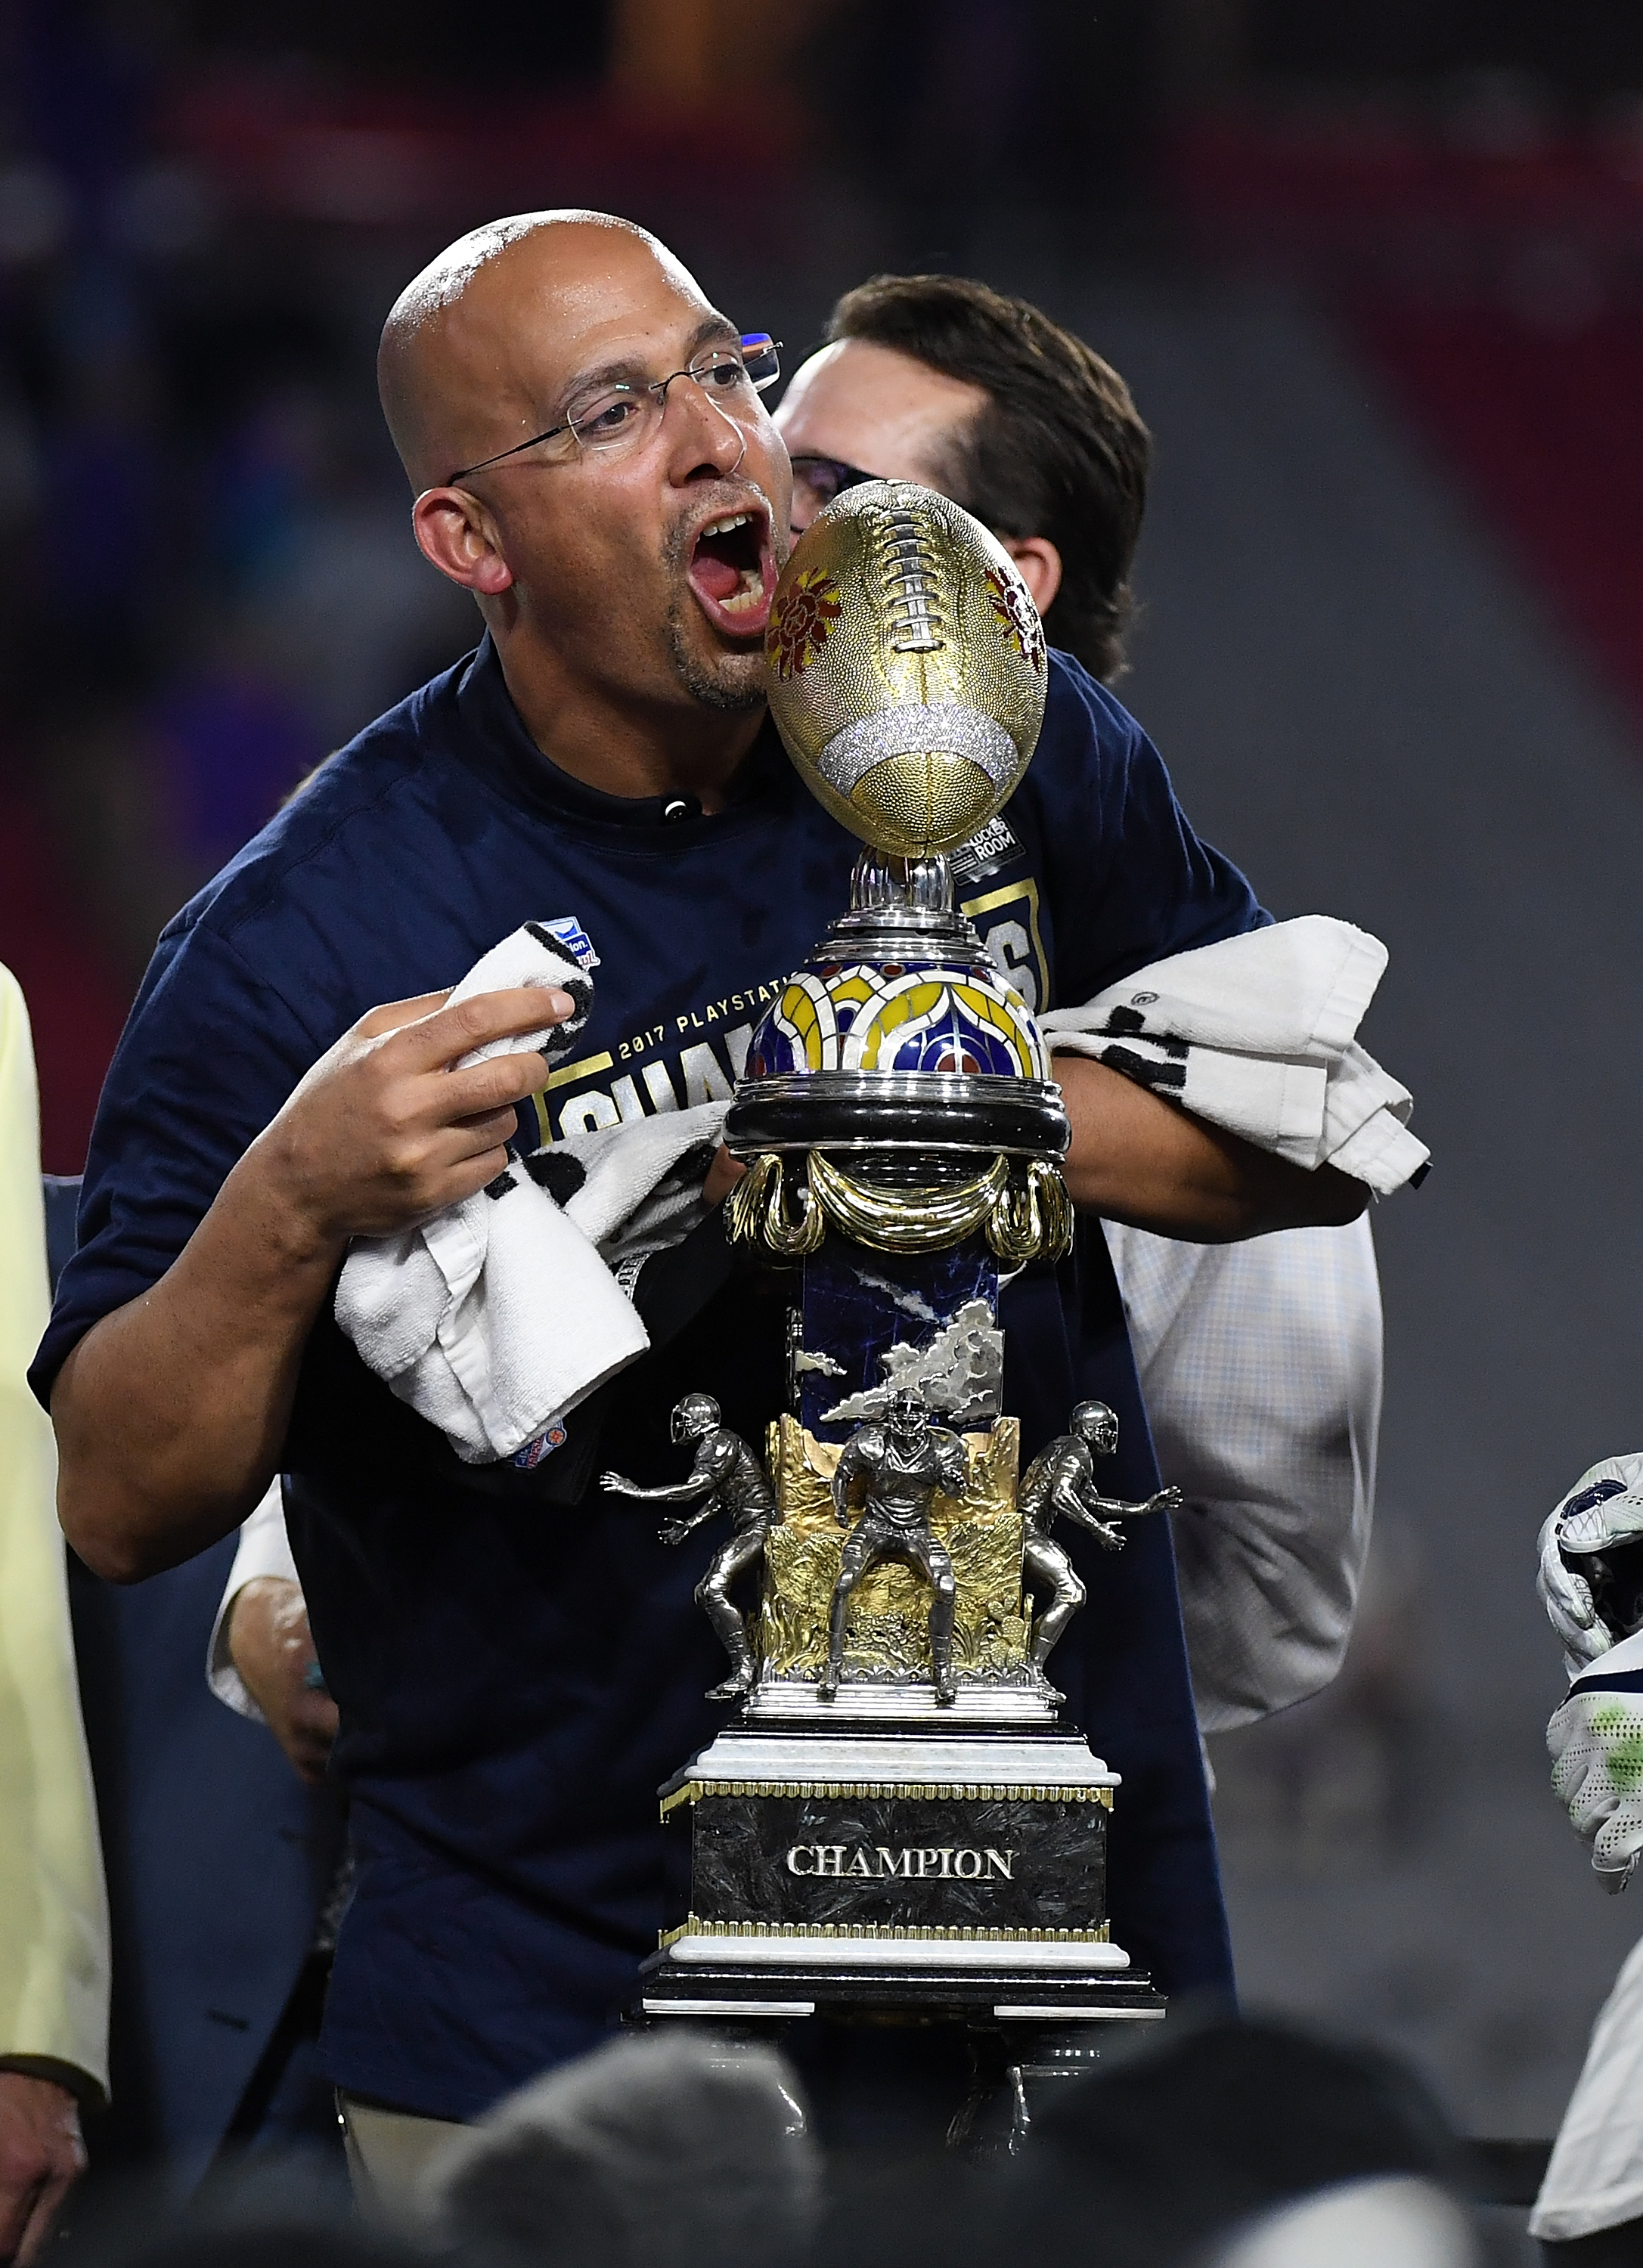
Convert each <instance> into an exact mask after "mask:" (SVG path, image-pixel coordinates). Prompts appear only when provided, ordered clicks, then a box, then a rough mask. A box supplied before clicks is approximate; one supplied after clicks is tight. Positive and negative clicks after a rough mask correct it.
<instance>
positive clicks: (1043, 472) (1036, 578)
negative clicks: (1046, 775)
mask: <svg viewBox="0 0 1643 2268" xmlns="http://www.w3.org/2000/svg"><path fill="white" fill-rule="evenodd" d="M827 335H828V344H827V345H826V346H825V347H824V348H823V349H822V350H821V353H820V354H818V355H814V356H813V357H811V359H810V360H809V361H808V362H807V363H806V364H805V365H803V367H802V369H800V370H799V372H797V374H796V375H795V377H794V379H793V381H792V385H791V386H790V387H789V388H788V390H787V396H786V399H785V401H784V402H783V404H782V407H781V409H780V411H779V413H778V415H777V425H778V427H779V428H780V431H781V433H782V436H783V438H784V439H785V441H786V443H787V446H788V452H789V454H790V455H791V456H792V460H793V527H794V530H795V532H796V533H797V532H801V531H802V530H803V529H804V528H806V527H808V526H809V524H810V521H811V519H813V517H814V514H815V513H816V512H819V511H820V510H821V506H822V505H823V504H829V503H830V502H831V501H832V499H833V497H836V495H837V494H838V493H839V491H840V490H841V489H843V488H846V487H849V486H850V485H851V484H852V483H853V482H856V481H859V480H871V479H873V478H874V477H883V478H887V479H888V478H900V479H904V480H919V481H922V482H924V483H925V486H926V487H928V488H933V489H939V490H940V491H941V493H942V494H943V495H944V496H950V497H953V499H954V502H955V503H958V504H962V505H963V506H964V508H965V510H966V511H967V512H974V513H975V515H976V519H979V520H981V521H982V522H983V523H984V525H985V526H986V527H990V528H991V530H992V531H993V533H994V534H995V535H997V536H998V538H999V539H1000V541H1002V542H1003V544H1004V546H1005V549H1006V550H1007V551H1008V552H1009V554H1010V556H1011V557H1012V558H1013V560H1014V561H1015V563H1016V564H1017V565H1018V566H1019V567H1020V570H1021V572H1022V574H1023V575H1024V576H1025V577H1026V578H1027V582H1028V587H1029V588H1030V589H1031V591H1032V593H1033V596H1034V598H1035V600H1037V602H1038V611H1039V613H1040V614H1041V615H1049V614H1050V609H1051V608H1052V607H1053V608H1054V613H1055V619H1054V621H1053V622H1050V624H1049V629H1050V644H1052V645H1057V646H1059V647H1060V648H1061V650H1062V652H1064V653H1070V654H1072V655H1074V656H1076V658H1077V659H1079V661H1081V662H1082V663H1083V665H1084V666H1085V668H1086V669H1087V670H1088V672H1089V674H1090V675H1091V676H1092V677H1094V678H1098V679H1100V680H1101V682H1102V683H1103V684H1105V683H1109V682H1110V681H1112V680H1113V679H1114V678H1116V677H1117V676H1118V675H1119V674H1121V673H1122V671H1123V668H1124V632H1125V630H1126V628H1127V626H1128V624H1129V621H1130V616H1131V606H1132V601H1131V593H1130V583H1129V575H1130V567H1131V561H1132V560H1133V559H1134V557H1135V547H1136V545H1137V543H1138V541H1140V534H1141V520H1142V517H1143V515H1144V513H1145V512H1146V482H1147V474H1148V471H1149V469H1150V468H1151V463H1152V453H1153V442H1152V436H1151V435H1150V434H1149V433H1148V431H1147V430H1146V426H1145V425H1144V424H1143V423H1142V422H1141V418H1140V416H1139V414H1138V411H1137V409H1136V407H1135V404H1134V402H1133V401H1131V397H1130V389H1129V387H1127V386H1126V385H1125V384H1124V380H1123V379H1122V378H1120V377H1119V375H1118V373H1117V372H1116V370H1114V369H1113V368H1112V366H1111V365H1110V364H1109V363H1106V362H1103V361H1102V359H1101V357H1100V355H1098V354H1097V353H1096V352H1095V350H1094V348H1093V347H1089V346H1087V345H1086V344H1085V342H1084V341H1083V340H1082V339H1080V338H1078V337H1077V336H1075V335H1074V334H1073V333H1072V332H1071V331H1069V330H1066V329H1065V328H1063V327H1062V326H1061V325H1060V324H1059V323H1055V322H1052V321H1051V320H1050V317H1049V316H1048V315H1046V314H1045V313H1043V311H1042V309H1040V308H1037V307H1035V306H1031V305H1030V304H1029V303H1028V301H1027V300H1025V299H1015V298H1008V297H1006V295H1005V294H1004V293H1003V292H1001V291H992V290H991V288H990V287H989V286H988V285H987V284H979V283H976V282H975V281H973V280H972V279H971V278H970V277H969V276H873V277H872V278H871V280H870V281H869V282H867V283H866V284H858V286H857V287H856V289H855V290H854V291H847V292H846V293H845V294H844V298H842V299H841V300H840V301H839V302H838V304H837V306H836V307H835V308H834V310H833V313H832V316H831V319H830V320H829V323H828V330H827ZM855 452H859V454H858V453H855Z"/></svg>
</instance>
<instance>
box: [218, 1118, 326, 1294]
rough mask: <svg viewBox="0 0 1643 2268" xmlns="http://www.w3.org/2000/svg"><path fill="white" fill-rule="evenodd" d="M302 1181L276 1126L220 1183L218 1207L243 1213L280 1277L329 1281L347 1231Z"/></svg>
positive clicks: (286, 1144)
mask: <svg viewBox="0 0 1643 2268" xmlns="http://www.w3.org/2000/svg"><path fill="white" fill-rule="evenodd" d="M306 1178H307V1177H306V1175H303V1174H302V1173H301V1171H300V1170H299V1169H298V1167H297V1165H296V1162H295V1160H293V1158H292V1157H291V1149H290V1145H289V1143H288V1141H287V1140H286V1138H285V1137H284V1130H282V1129H281V1127H280V1125H279V1123H278V1121H277V1120H276V1122H275V1123H274V1124H273V1125H272V1126H270V1127H268V1128H267V1129H265V1130H264V1131H263V1132H262V1133H261V1134H259V1135H258V1137H257V1138H256V1140H255V1141H254V1143H253V1144H252V1145H251V1146H250V1148H249V1149H248V1150H247V1152H246V1153H245V1155H244V1157H242V1158H241V1159H240V1160H239V1163H238V1164H237V1165H236V1166H235V1167H233V1169H232V1172H231V1173H230V1174H229V1175H228V1178H227V1179H226V1181H225V1182H224V1183H223V1187H222V1190H221V1192H220V1194H219V1196H218V1199H217V1202H218V1204H222V1202H223V1200H224V1198H226V1199H227V1200H228V1205H229V1209H230V1211H232V1213H234V1214H239V1213H241V1212H242V1211H243V1214H244V1217H245V1221H246V1226H247V1228H248V1229H249V1230H250V1231H251V1232H252V1233H254V1235H255V1237H256V1240H257V1242H258V1244H259V1245H260V1246H262V1248H263V1249H265V1250H266V1251H267V1253H268V1255H269V1258H270V1260H272V1261H273V1262H274V1263H275V1264H276V1268H277V1269H278V1270H279V1272H280V1273H281V1274H282V1275H284V1274H286V1273H288V1272H289V1271H291V1270H295V1271H296V1272H297V1273H298V1276H301V1277H305V1278H306V1277H307V1276H309V1275H315V1276H324V1277H327V1278H328V1277H329V1276H331V1275H332V1274H334V1273H335V1270H336V1269H337V1268H338V1267H339V1266H340V1265H341V1263H342V1261H343V1256H344V1255H345V1254H346V1252H347V1250H348V1244H349V1231H348V1230H347V1229H346V1228H344V1227H342V1226H339V1225H338V1224H337V1223H336V1222H335V1221H334V1220H332V1219H328V1218H327V1217H326V1215H325V1214H324V1213H323V1212H322V1211H320V1209H319V1208H318V1206H317V1205H316V1204H315V1202H314V1197H313V1191H312V1190H311V1189H307V1188H306V1187H305V1182H306Z"/></svg>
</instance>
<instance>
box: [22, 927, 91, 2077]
mask: <svg viewBox="0 0 1643 2268" xmlns="http://www.w3.org/2000/svg"><path fill="white" fill-rule="evenodd" d="M50 1306H51V1300H50V1297H49V1293H48V1288H47V1278H46V1225H45V1212H44V1207H43V1204H42V1201H41V1182H40V1116H39V1107H38V1103H37V1101H36V1096H35V1087H34V1057H33V1048H32V1046H31V1044H30V1041H29V1029H28V1012H27V1010H26V1007H25V1006H24V1005H23V995H22V993H21V991H20V990H18V983H17V979H16V978H15V977H14V976H12V975H11V970H10V969H8V968H4V967H0V2059H4V2060H5V2061H6V2062H7V2063H9V2064H10V2065H11V2067H13V2068H18V2067H20V2068H22V2069H25V2070H29V2069H33V2070H36V2071H39V2072H41V2073H43V2074H44V2075H45V2076H47V2077H50V2078H61V2079H63V2080H64V2083H65V2084H69V2085H73V2086H76V2087H77V2091H79V2092H82V2093H88V2094H99V2095H100V2094H101V2093H103V2092H104V2091H106V2089H107V2085H108V1910H107V1902H106V1900H105V1897H104V1894H103V1867H102V1852H101V1850H100V1847H99V1842H98V1834H97V1812H96V1807H95V1803H94V1800H93V1798H92V1775H91V1767H90V1765H89V1764H88V1763H87V1761H86V1754H85V1734H84V1732H83V1731H82V1729H81V1725H80V1697H79V1693H78V1690H77V1686H76V1683H75V1675H74V1640H73V1638H72V1636H71V1634H70V1627H69V1593H68V1576H67V1566H66V1562H65V1559H64V1556H63V1534H62V1530H61V1529H60V1528H58V1526H57V1517H56V1503H55V1499H56V1485H57V1454H56V1446H55V1442H54V1441H53V1440H52V1434H51V1420H50V1419H49V1418H48V1417H47V1415H46V1413H45V1411H44V1410H42V1409H41V1406H40V1404H39V1403H38V1402H36V1401H35V1399H34V1397H33V1395H32V1394H31V1393H30V1391H29V1389H28V1385H27V1382H26V1377H25V1373H26V1370H27V1368H28V1366H29V1364H30V1363H31V1362H32V1361H33V1358H34V1349H35V1347H36V1346H37V1345H38V1344H39V1341H40V1335H41V1332H42V1331H43V1330H44V1329H45V1328H46V1317H47V1315H48V1312H49V1310H50Z"/></svg>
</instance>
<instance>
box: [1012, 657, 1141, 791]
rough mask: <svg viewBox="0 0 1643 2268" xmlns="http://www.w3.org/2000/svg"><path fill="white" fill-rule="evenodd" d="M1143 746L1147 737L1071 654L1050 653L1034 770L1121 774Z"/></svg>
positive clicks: (1115, 697) (1122, 705)
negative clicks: (1104, 769)
mask: <svg viewBox="0 0 1643 2268" xmlns="http://www.w3.org/2000/svg"><path fill="white" fill-rule="evenodd" d="M1145 745H1146V733H1144V732H1143V731H1142V729H1141V727H1140V725H1138V723H1137V722H1136V720H1135V718H1133V717H1132V716H1131V714H1130V711H1128V710H1127V709H1126V708H1125V707H1124V703H1123V702H1122V701H1120V700H1119V699H1118V698H1117V696H1116V694H1113V693H1110V692H1109V690H1108V689H1107V688H1106V686H1104V685H1101V684H1099V683H1098V682H1097V681H1096V680H1095V679H1094V678H1093V677H1092V676H1091V675H1090V674H1089V672H1088V670H1087V669H1086V668H1085V666H1084V665H1083V663H1082V662H1080V661H1079V660H1076V659H1074V657H1073V656H1072V654H1070V653H1062V652H1059V651H1058V650H1057V649H1055V648H1052V649H1051V650H1050V670H1049V684H1048V686H1047V688H1046V689H1045V693H1044V721H1043V725H1042V727H1041V728H1040V731H1039V735H1038V747H1037V751H1036V753H1035V756H1034V759H1033V764H1034V770H1037V769H1038V767H1039V766H1040V765H1041V764H1042V765H1043V766H1044V768H1045V770H1050V769H1051V768H1055V767H1058V766H1060V765H1064V764H1065V765H1066V766H1068V767H1079V768H1082V769H1084V770H1087V769H1088V768H1089V767H1090V766H1091V765H1092V764H1094V765H1097V766H1110V767H1113V768H1115V769H1117V770H1122V769H1123V768H1124V766H1125V765H1126V764H1128V763H1129V762H1130V761H1131V758H1132V757H1133V756H1134V755H1135V753H1136V751H1137V750H1138V748H1139V747H1143V746H1145ZM1028 777H1029V778H1030V777H1032V775H1031V773H1029V774H1028Z"/></svg>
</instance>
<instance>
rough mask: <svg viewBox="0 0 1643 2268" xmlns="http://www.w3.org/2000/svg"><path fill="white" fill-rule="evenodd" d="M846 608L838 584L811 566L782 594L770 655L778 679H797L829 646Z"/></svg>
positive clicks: (772, 625) (774, 619)
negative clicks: (828, 642) (834, 627)
mask: <svg viewBox="0 0 1643 2268" xmlns="http://www.w3.org/2000/svg"><path fill="white" fill-rule="evenodd" d="M843 611H844V608H843V606H842V604H841V602H840V600H839V595H838V585H837V584H836V582H835V581H834V579H833V578H832V576H831V575H829V573H828V572H827V570H826V569H825V568H822V567H807V569H806V570H805V571H804V572H803V574H801V575H799V576H798V577H797V578H795V580H794V581H793V582H792V584H791V585H790V586H789V587H788V588H787V589H786V590H785V591H784V592H783V593H782V595H781V597H780V599H779V600H777V604H776V608H775V611H774V612H773V613H772V615H771V616H770V659H772V660H773V661H774V662H775V664H776V673H777V676H778V677H797V676H798V674H799V672H800V670H803V669H807V668H808V667H809V666H810V664H811V663H812V662H813V661H814V659H815V658H816V656H817V654H819V653H820V652H821V649H822V647H823V646H824V645H825V644H827V641H828V638H829V634H830V633H831V631H832V628H833V625H834V623H835V622H836V621H837V620H838V618H839V615H841V614H842V613H843Z"/></svg>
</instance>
